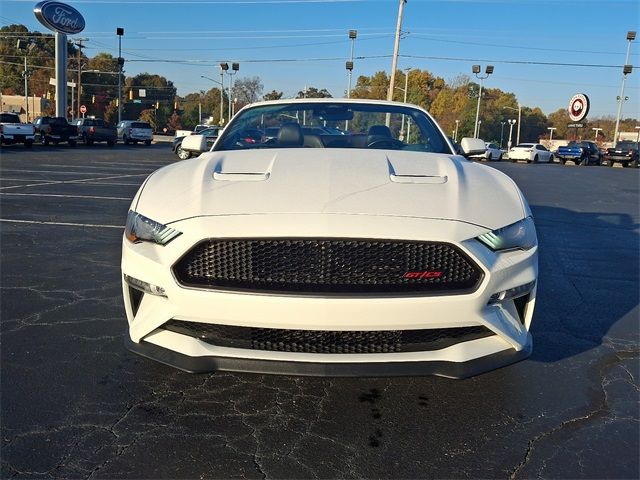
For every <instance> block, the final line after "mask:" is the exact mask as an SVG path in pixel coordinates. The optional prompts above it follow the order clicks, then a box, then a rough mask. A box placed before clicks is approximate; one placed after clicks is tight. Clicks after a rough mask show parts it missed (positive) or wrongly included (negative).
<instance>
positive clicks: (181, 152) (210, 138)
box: [171, 127, 222, 160]
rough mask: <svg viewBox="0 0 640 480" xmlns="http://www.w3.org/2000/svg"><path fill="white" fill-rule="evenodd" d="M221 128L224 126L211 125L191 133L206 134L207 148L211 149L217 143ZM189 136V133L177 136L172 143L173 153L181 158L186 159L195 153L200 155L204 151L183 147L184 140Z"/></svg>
mask: <svg viewBox="0 0 640 480" xmlns="http://www.w3.org/2000/svg"><path fill="white" fill-rule="evenodd" d="M220 130H222V127H209V128H206V129H204V130H201V131H200V132H199V133H195V132H193V133H192V134H191V135H202V136H204V137H205V139H206V150H209V149H210V148H211V147H212V146H213V144H214V143H215V141H216V138H218V135H219V133H220ZM187 136H188V135H185V136H183V137H177V138H175V139H174V140H173V143H172V145H171V151H173V153H175V154H176V155H178V157H179V158H180V159H181V160H186V159H188V158H191V156H192V155H193V154H196V153H197V154H198V155H200V153H202V151H200V150H191V149H183V148H182V141H183V140H184V139H185V138H186V137H187Z"/></svg>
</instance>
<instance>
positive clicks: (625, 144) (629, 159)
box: [604, 140, 640, 168]
mask: <svg viewBox="0 0 640 480" xmlns="http://www.w3.org/2000/svg"><path fill="white" fill-rule="evenodd" d="M639 146H640V145H639V144H638V142H633V141H631V140H625V141H622V142H618V144H617V145H616V146H615V148H608V149H607V153H605V155H604V163H606V164H607V165H609V166H610V167H613V164H614V163H615V162H618V163H620V164H621V165H622V166H623V167H633V168H638V161H639V158H638V151H639V148H638V147H639Z"/></svg>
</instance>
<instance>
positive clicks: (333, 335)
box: [163, 320, 494, 353]
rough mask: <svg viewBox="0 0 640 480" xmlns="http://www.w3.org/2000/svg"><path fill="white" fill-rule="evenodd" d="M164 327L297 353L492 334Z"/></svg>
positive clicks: (410, 346)
mask: <svg viewBox="0 0 640 480" xmlns="http://www.w3.org/2000/svg"><path fill="white" fill-rule="evenodd" d="M163 328H165V329H166V330H170V331H172V332H176V333H181V334H183V335H188V336H190V337H195V338H198V339H200V340H202V341H203V342H206V343H210V344H212V345H217V346H219V347H231V348H243V349H248V350H269V351H274V352H297V353H393V352H422V351H429V350H439V349H441V348H446V347H449V346H451V345H454V344H456V343H461V342H467V341H469V340H475V339H477V338H484V337H488V336H490V335H494V333H493V332H492V331H491V330H489V329H487V328H485V327H481V326H478V327H459V328H437V329H429V330H384V331H346V332H345V331H324V330H285V329H278V328H253V327H232V326H228V325H212V324H207V323H197V322H186V321H182V320H171V321H169V322H167V323H166V324H165V325H164V327H163Z"/></svg>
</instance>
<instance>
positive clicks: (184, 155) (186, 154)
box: [176, 145, 191, 160]
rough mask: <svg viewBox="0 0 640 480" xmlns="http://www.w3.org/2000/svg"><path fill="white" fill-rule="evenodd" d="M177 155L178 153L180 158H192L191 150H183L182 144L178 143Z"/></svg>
mask: <svg viewBox="0 0 640 480" xmlns="http://www.w3.org/2000/svg"><path fill="white" fill-rule="evenodd" d="M176 155H178V158H179V159H180V160H188V159H189V158H191V152H187V151H186V150H183V149H182V145H178V148H176Z"/></svg>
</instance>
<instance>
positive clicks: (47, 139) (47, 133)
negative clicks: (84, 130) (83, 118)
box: [33, 117, 78, 147]
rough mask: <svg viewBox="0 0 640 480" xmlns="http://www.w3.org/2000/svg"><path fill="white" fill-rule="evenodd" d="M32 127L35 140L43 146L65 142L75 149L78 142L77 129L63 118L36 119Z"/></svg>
mask: <svg viewBox="0 0 640 480" xmlns="http://www.w3.org/2000/svg"><path fill="white" fill-rule="evenodd" d="M33 126H34V128H35V130H36V138H37V139H39V140H40V141H41V142H42V143H44V144H45V145H49V144H50V143H53V144H54V145H57V144H59V143H63V142H67V143H68V144H69V146H70V147H75V146H76V142H77V141H78V129H77V128H76V127H75V126H74V125H71V124H69V122H68V121H67V119H66V118H64V117H38V118H36V119H35V121H34V122H33Z"/></svg>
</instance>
